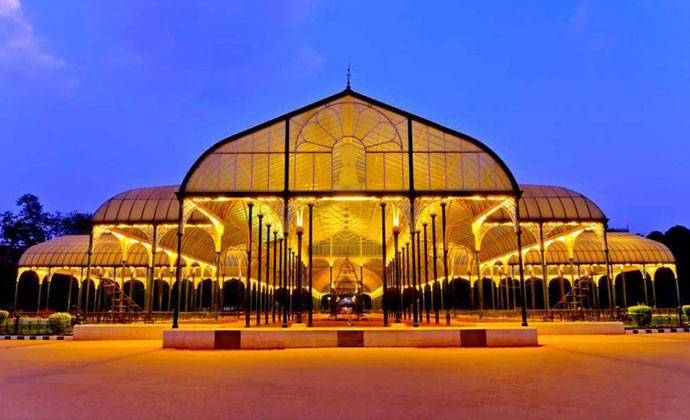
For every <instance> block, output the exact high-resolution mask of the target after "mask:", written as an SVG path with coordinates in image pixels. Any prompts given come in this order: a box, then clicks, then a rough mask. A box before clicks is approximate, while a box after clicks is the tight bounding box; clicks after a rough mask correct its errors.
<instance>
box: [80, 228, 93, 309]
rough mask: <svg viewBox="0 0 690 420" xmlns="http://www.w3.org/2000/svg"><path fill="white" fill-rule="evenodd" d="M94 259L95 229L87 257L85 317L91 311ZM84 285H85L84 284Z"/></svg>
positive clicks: (91, 234)
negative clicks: (90, 299) (90, 297)
mask: <svg viewBox="0 0 690 420" xmlns="http://www.w3.org/2000/svg"><path fill="white" fill-rule="evenodd" d="M92 260H93V229H91V232H89V250H88V253H87V257H86V304H85V305H84V319H86V315H87V314H88V313H89V293H90V290H91V261H92ZM82 287H83V286H82Z"/></svg>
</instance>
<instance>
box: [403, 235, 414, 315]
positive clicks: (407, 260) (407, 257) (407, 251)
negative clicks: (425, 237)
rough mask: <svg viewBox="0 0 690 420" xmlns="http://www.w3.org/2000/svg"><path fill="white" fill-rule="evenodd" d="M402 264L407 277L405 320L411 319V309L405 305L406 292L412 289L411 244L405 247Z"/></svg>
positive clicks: (404, 306) (404, 287) (404, 288)
mask: <svg viewBox="0 0 690 420" xmlns="http://www.w3.org/2000/svg"><path fill="white" fill-rule="evenodd" d="M410 229H412V226H410ZM402 255H403V257H402V263H403V273H404V275H405V282H404V285H403V294H402V299H401V302H402V303H403V308H404V312H403V314H404V316H405V319H409V318H410V307H409V305H404V303H405V290H406V289H409V288H410V243H409V242H408V243H406V244H405V246H404V247H403V249H402Z"/></svg>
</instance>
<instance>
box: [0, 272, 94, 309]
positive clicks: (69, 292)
mask: <svg viewBox="0 0 690 420" xmlns="http://www.w3.org/2000/svg"><path fill="white" fill-rule="evenodd" d="M83 271H84V269H83V268H82V269H81V272H82V273H83ZM72 283H74V277H73V276H71V275H70V276H69V288H68V289H67V313H69V312H70V309H71V308H72ZM12 310H13V311H14V307H13V309H12Z"/></svg>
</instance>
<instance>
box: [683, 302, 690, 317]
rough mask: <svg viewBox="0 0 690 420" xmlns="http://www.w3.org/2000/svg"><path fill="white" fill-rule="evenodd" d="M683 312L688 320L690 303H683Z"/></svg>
mask: <svg viewBox="0 0 690 420" xmlns="http://www.w3.org/2000/svg"><path fill="white" fill-rule="evenodd" d="M683 314H684V315H685V317H686V318H687V319H688V320H690V305H683Z"/></svg>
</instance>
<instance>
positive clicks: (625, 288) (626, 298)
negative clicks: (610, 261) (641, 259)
mask: <svg viewBox="0 0 690 420" xmlns="http://www.w3.org/2000/svg"><path fill="white" fill-rule="evenodd" d="M625 283H627V282H626V281H625V270H624V269H623V268H621V287H622V288H623V302H622V303H623V305H622V306H623V307H624V308H627V307H628V290H627V287H626V285H625Z"/></svg>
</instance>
